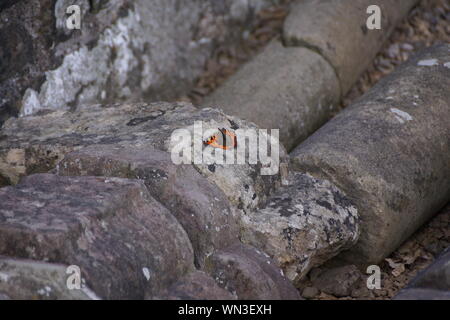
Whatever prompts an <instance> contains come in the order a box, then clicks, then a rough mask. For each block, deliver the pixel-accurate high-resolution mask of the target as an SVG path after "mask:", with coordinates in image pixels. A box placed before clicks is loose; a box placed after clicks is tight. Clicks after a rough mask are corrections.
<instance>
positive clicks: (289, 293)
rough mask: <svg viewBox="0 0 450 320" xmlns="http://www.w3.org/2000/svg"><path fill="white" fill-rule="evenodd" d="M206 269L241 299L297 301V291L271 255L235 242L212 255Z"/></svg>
mask: <svg viewBox="0 0 450 320" xmlns="http://www.w3.org/2000/svg"><path fill="white" fill-rule="evenodd" d="M205 271H206V272H207V273H209V274H210V275H211V276H212V277H213V278H214V280H215V281H216V283H217V284H218V285H219V286H220V287H222V288H224V289H226V290H228V291H229V292H231V293H232V294H233V295H235V296H237V298H238V299H240V300H249V299H250V300H256V299H258V300H259V299H263V300H267V299H269V300H279V299H281V300H297V299H300V296H299V293H298V291H297V290H296V289H295V288H294V286H293V285H292V284H291V282H290V281H289V280H288V279H287V278H286V277H285V276H284V274H283V271H282V270H281V269H279V268H278V267H277V266H276V263H275V261H274V260H272V259H270V257H269V256H268V255H267V254H265V253H263V252H261V251H259V250H257V249H255V248H253V247H250V246H248V245H243V244H241V243H236V244H235V245H233V246H230V247H228V248H226V249H223V250H220V251H217V252H216V253H215V254H213V255H211V256H210V257H209V258H208V260H207V263H206V268H205Z"/></svg>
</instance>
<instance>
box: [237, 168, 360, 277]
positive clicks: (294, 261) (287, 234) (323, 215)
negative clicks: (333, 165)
mask: <svg viewBox="0 0 450 320" xmlns="http://www.w3.org/2000/svg"><path fill="white" fill-rule="evenodd" d="M242 220H243V222H242V225H243V226H242V229H243V232H242V241H244V242H246V243H250V244H251V245H253V246H255V247H257V248H260V249H261V250H263V251H264V252H266V253H268V254H269V255H270V256H271V257H273V259H274V260H275V261H276V262H277V264H278V265H279V266H280V267H281V268H283V270H284V272H285V274H286V277H287V278H289V279H290V280H292V281H294V283H298V281H299V280H301V279H302V278H303V277H304V275H306V273H307V272H308V271H309V270H310V269H311V268H312V267H314V266H317V265H320V264H322V263H323V262H325V261H327V260H328V259H330V258H332V257H334V256H336V255H337V254H338V253H339V252H341V251H343V250H345V249H348V248H350V247H351V246H352V245H354V244H355V243H356V241H357V239H358V236H359V218H358V213H357V210H356V208H355V207H354V206H353V204H352V203H351V202H350V201H349V199H348V198H347V197H346V196H345V194H344V193H342V192H341V191H340V190H339V189H338V188H336V186H334V185H333V184H332V183H330V182H329V181H327V180H321V179H315V178H313V177H311V176H310V175H306V174H300V173H295V174H293V175H292V176H290V177H289V186H286V187H282V188H281V189H280V190H279V191H278V192H276V193H275V194H273V195H272V197H271V198H270V199H269V200H268V202H267V206H266V207H265V208H263V209H261V210H259V211H255V212H251V213H248V214H246V215H244V216H243V217H242Z"/></svg>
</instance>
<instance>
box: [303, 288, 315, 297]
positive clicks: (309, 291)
mask: <svg viewBox="0 0 450 320" xmlns="http://www.w3.org/2000/svg"><path fill="white" fill-rule="evenodd" d="M318 294H319V290H318V289H317V288H316V287H306V288H304V289H303V290H302V297H303V298H305V299H313V298H315V297H316V296H317V295H318Z"/></svg>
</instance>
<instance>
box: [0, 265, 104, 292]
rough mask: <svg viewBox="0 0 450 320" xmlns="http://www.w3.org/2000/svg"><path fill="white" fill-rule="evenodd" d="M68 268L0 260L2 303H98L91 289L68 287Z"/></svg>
mask: <svg viewBox="0 0 450 320" xmlns="http://www.w3.org/2000/svg"><path fill="white" fill-rule="evenodd" d="M66 270H67V266H64V265H58V264H51V263H45V262H37V261H31V260H17V259H10V258H6V257H2V258H0V300H2V296H3V297H4V298H7V299H12V300H55V299H61V300H98V299H99V298H98V297H97V295H96V294H95V293H94V292H92V291H91V290H90V289H89V288H88V287H86V286H85V285H82V287H81V289H72V290H69V289H68V288H67V277H68V276H69V275H68V274H66Z"/></svg>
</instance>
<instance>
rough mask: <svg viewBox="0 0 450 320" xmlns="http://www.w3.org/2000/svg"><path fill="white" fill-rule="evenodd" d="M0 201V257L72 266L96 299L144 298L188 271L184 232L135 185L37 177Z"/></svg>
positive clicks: (98, 179) (119, 181)
mask: <svg viewBox="0 0 450 320" xmlns="http://www.w3.org/2000/svg"><path fill="white" fill-rule="evenodd" d="M0 198H1V199H2V201H1V203H0V254H2V255H7V256H12V257H18V258H27V259H33V260H42V261H48V262H55V263H63V264H66V265H77V266H79V267H80V269H81V273H82V275H83V277H85V279H86V284H87V285H88V286H89V287H91V288H92V289H93V290H94V291H95V292H96V293H97V294H98V295H99V296H100V297H101V298H109V299H118V298H131V299H133V298H134V299H137V298H141V299H142V298H143V297H144V295H145V294H146V293H147V294H156V293H158V291H159V290H160V289H162V288H165V287H167V286H168V285H171V284H172V283H173V282H175V281H176V280H177V279H178V278H180V277H182V276H183V275H184V274H185V273H187V272H189V271H191V270H192V269H193V252H192V247H191V244H190V242H189V238H188V237H187V235H186V233H185V231H184V230H183V228H182V227H181V226H180V225H179V223H178V222H177V221H176V220H175V218H174V217H173V216H172V215H171V214H170V212H169V211H168V210H167V209H166V208H164V207H163V206H162V205H161V204H160V203H158V202H157V201H156V200H154V199H153V198H152V197H151V196H150V195H149V194H148V192H147V190H146V187H145V185H144V183H143V182H141V181H138V180H128V179H120V178H101V177H61V176H57V175H51V174H36V175H32V176H29V177H26V178H24V179H23V180H22V182H21V183H20V184H19V185H17V187H5V188H2V189H0Z"/></svg>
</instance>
